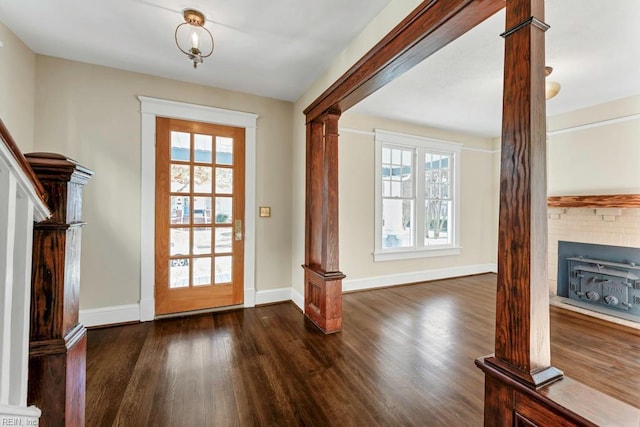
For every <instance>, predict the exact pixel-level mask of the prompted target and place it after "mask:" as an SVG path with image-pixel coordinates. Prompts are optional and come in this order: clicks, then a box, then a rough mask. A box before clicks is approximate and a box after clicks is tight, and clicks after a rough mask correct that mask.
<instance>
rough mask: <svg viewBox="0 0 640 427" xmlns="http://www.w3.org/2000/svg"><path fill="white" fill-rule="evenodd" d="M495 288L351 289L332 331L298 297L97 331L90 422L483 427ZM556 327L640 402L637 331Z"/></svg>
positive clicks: (92, 346) (559, 350)
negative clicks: (308, 314) (323, 329)
mask: <svg viewBox="0 0 640 427" xmlns="http://www.w3.org/2000/svg"><path fill="white" fill-rule="evenodd" d="M495 283H496V278H495V275H492V274H487V275H480V276H473V277H466V278H459V279H451V280H442V281H437V282H430V283H425V284H419V285H411V286H402V287H395V288H389V289H381V290H375V291H368V292H360V293H352V294H347V295H344V301H343V307H344V324H343V331H342V332H341V333H338V334H334V335H329V336H325V335H323V334H322V333H320V332H319V331H318V330H317V329H315V327H314V326H313V325H311V324H310V323H308V322H305V321H304V320H303V316H302V314H301V313H300V311H298V310H297V309H296V308H295V306H294V305H293V304H291V303H283V304H276V305H270V306H262V307H257V308H255V309H247V310H238V311H232V312H227V313H219V314H209V315H199V316H194V317H183V318H177V319H170V320H160V321H156V322H149V323H141V324H135V325H128V326H120V327H113V328H105V329H96V330H91V331H89V334H88V355H87V398H86V400H87V409H86V424H87V426H110V425H118V426H234V425H243V426H244V425H263V426H297V425H304V426H328V425H339V426H350V425H354V426H374V425H385V426H389V425H394V426H395V425H419V426H480V425H482V405H483V403H482V401H483V375H482V373H481V371H480V370H478V369H477V368H476V367H475V366H474V363H473V361H474V359H475V358H477V357H479V356H482V355H486V354H488V353H491V352H492V351H493V334H494V331H493V329H494V320H495V316H494V307H493V305H494V303H495ZM454 310H459V311H458V312H455V311H454ZM551 322H552V323H551V327H552V357H553V363H554V365H555V366H556V367H558V368H560V369H562V370H564V372H565V374H567V375H568V376H570V377H572V378H573V379H575V380H578V381H581V382H583V383H585V384H587V385H589V386H591V387H594V388H597V389H599V390H600V391H602V392H604V393H607V394H609V395H612V396H614V397H616V398H618V399H621V400H623V401H625V402H627V403H629V404H632V405H634V406H636V407H640V335H639V334H637V333H636V332H637V331H625V330H621V329H612V330H609V331H608V330H606V329H605V328H604V327H603V326H602V325H601V324H600V323H594V322H591V321H589V320H588V318H581V317H576V316H574V315H568V314H567V313H566V312H565V311H563V310H561V309H555V308H553V307H552V313H551Z"/></svg>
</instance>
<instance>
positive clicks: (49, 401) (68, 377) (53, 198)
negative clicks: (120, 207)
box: [26, 153, 93, 427]
mask: <svg viewBox="0 0 640 427" xmlns="http://www.w3.org/2000/svg"><path fill="white" fill-rule="evenodd" d="M26 157H27V160H28V161H29V163H30V164H31V167H32V168H33V170H34V172H35V173H36V175H37V177H38V179H39V180H40V182H41V183H42V185H43V186H44V188H45V190H46V191H47V193H48V195H49V199H48V204H49V209H50V210H51V212H52V213H53V215H52V217H51V218H50V219H49V220H47V221H44V222H41V223H38V224H35V226H34V233H33V268H32V276H31V327H30V335H29V381H28V398H27V400H28V403H29V404H30V405H36V406H37V407H38V408H40V409H41V410H42V417H41V418H40V425H41V426H43V427H46V426H62V425H64V426H83V425H84V411H85V370H86V367H85V359H86V329H85V327H84V326H83V325H82V324H80V323H79V321H78V311H79V297H80V235H81V230H82V226H83V222H82V215H81V214H82V188H83V186H84V185H85V184H86V183H87V181H88V180H89V178H91V176H92V175H93V172H92V171H90V170H89V169H87V168H84V167H82V166H80V165H78V164H77V163H76V162H74V161H73V160H70V159H67V158H66V157H64V156H62V155H59V154H52V153H32V154H27V155H26Z"/></svg>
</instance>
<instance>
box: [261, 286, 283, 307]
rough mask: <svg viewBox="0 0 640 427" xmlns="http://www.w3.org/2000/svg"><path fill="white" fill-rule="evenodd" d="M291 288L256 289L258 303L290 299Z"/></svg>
mask: <svg viewBox="0 0 640 427" xmlns="http://www.w3.org/2000/svg"><path fill="white" fill-rule="evenodd" d="M290 300H291V288H278V289H267V290H265V291H256V304H258V305H259V304H272V303H274V302H282V301H290Z"/></svg>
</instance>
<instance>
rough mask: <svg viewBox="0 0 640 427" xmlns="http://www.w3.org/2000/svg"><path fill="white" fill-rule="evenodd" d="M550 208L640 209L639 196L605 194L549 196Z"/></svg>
mask: <svg viewBox="0 0 640 427" xmlns="http://www.w3.org/2000/svg"><path fill="white" fill-rule="evenodd" d="M547 206H549V207H550V208H640V194H607V195H600V196H551V197H548V198H547Z"/></svg>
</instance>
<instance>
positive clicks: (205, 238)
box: [193, 227, 211, 255]
mask: <svg viewBox="0 0 640 427" xmlns="http://www.w3.org/2000/svg"><path fill="white" fill-rule="evenodd" d="M210 253H211V228H210V227H206V228H205V227H198V228H194V229H193V254H194V255H206V254H210Z"/></svg>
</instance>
